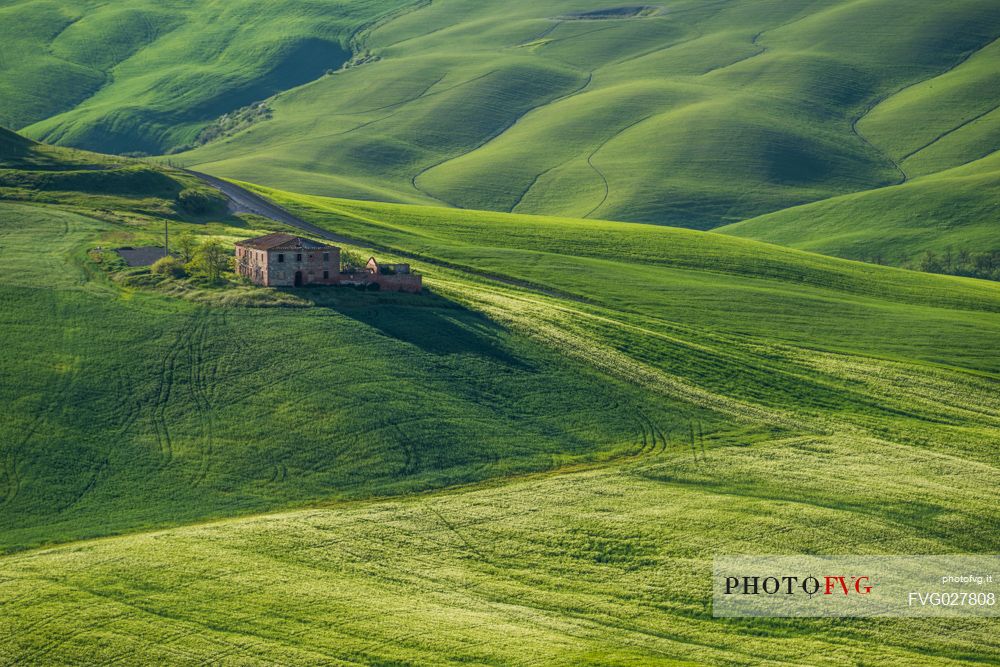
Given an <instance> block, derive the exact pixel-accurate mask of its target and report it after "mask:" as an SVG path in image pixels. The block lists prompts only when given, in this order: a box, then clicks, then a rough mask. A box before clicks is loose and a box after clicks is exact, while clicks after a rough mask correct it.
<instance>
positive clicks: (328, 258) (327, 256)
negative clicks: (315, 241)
mask: <svg viewBox="0 0 1000 667" xmlns="http://www.w3.org/2000/svg"><path fill="white" fill-rule="evenodd" d="M323 261H324V262H329V261H330V253H328V252H324V253H323Z"/></svg>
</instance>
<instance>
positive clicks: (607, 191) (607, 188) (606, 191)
mask: <svg viewBox="0 0 1000 667" xmlns="http://www.w3.org/2000/svg"><path fill="white" fill-rule="evenodd" d="M661 113H667V112H661ZM658 115H660V114H659V113H651V114H649V115H648V116H643V117H642V118H640V119H639V120H636V121H633V122H631V123H629V124H628V125H626V126H625V127H623V128H622V129H620V130H619V131H618V132H615V133H614V134H613V135H611V136H610V137H608V138H607V139H605V140H604V141H602V142H601V143H600V144H598V145H597V148H595V149H594V150H593V151H591V152H590V155H588V156H587V164H588V165H590V168H591V169H593V170H594V171H595V172H596V173H597V175H598V176H600V178H601V182H602V183H603V184H604V196H603V197H601V201H600V202H598V204H597V206H595V207H594V208H592V209H590V211H588V212H587V213H586V215H584V216H582V217H584V218H589V217H590V216H591V215H593V214H594V213H596V212H597V210H598V209H599V208H601V207H602V206H604V204H605V203H606V202H607V201H608V196H609V195H610V194H611V186H610V185H609V184H608V177H607V176H605V174H604V172H603V171H601V170H600V169H599V168H598V167H597V165H595V164H594V156H595V155H597V153H598V151H600V150H601V149H602V148H604V147H605V146H607V145H608V144H609V143H611V142H612V141H613V140H614V139H615V138H617V137H620V136H621V135H622V134H624V133H625V132H628V131H629V130H630V129H632V128H633V127H635V126H636V125H638V124H639V123H642V122H645V121H647V120H649V119H650V118H652V117H653V116H658Z"/></svg>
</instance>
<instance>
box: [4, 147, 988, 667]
mask: <svg viewBox="0 0 1000 667" xmlns="http://www.w3.org/2000/svg"><path fill="white" fill-rule="evenodd" d="M0 138H2V139H4V146H5V148H4V152H5V157H4V159H5V160H6V162H5V164H7V165H8V169H9V170H10V171H11V172H14V171H15V170H14V169H13V168H11V167H10V165H13V164H14V163H15V162H18V163H20V164H22V166H24V165H27V166H29V167H32V168H22V169H21V170H16V171H19V172H21V173H23V174H24V176H23V179H27V180H25V181H24V183H26V184H27V185H24V186H22V187H21V188H20V189H16V190H14V189H11V190H4V191H0V195H4V196H7V197H8V201H0V259H2V262H0V267H2V272H3V276H2V280H0V299H2V301H3V307H2V308H0V314H2V315H0V318H2V324H0V326H2V328H3V331H4V332H5V343H6V344H7V347H8V351H9V353H8V354H7V355H5V356H4V361H3V362H2V364H0V377H2V378H3V381H2V382H0V387H2V392H3V396H2V397H0V406H2V410H3V417H2V419H0V428H2V432H0V442H2V443H4V444H3V448H2V473H0V497H2V499H3V500H2V504H0V540H2V541H0V546H2V548H3V549H4V550H5V551H6V552H7V555H5V556H3V557H2V558H0V591H2V593H0V596H2V599H3V600H4V605H3V606H2V607H0V632H2V633H3V634H2V638H0V661H3V662H7V663H11V664H25V663H27V664H48V663H66V664H71V663H93V662H100V661H125V662H130V663H136V662H144V663H145V662H149V661H153V660H157V661H161V662H168V663H175V662H176V663H195V662H204V661H209V662H221V663H232V664H253V663H261V664H264V663H268V662H276V661H277V662H283V663H287V662H300V663H312V662H338V661H340V662H362V663H381V664H386V663H396V664H401V663H433V662H441V663H443V662H478V663H513V662H517V663H526V662H537V663H547V664H551V663H556V664H567V665H568V664H593V665H606V664H622V665H632V664H651V663H652V664H657V663H658V664H706V663H709V664H769V663H775V662H785V663H789V662H790V663H803V662H805V663H810V664H831V665H840V664H845V665H846V664H855V663H856V662H859V661H862V662H863V661H866V660H878V662H880V663H882V664H888V665H894V664H898V665H908V664H914V663H916V662H921V661H925V662H934V663H935V664H961V663H965V662H970V663H988V662H991V661H995V660H996V659H997V658H998V656H1000V646H998V644H997V643H996V639H995V632H994V630H995V627H994V625H993V624H992V623H991V622H990V621H979V622H974V623H968V622H963V623H962V624H961V626H960V627H961V631H960V632H959V631H957V628H958V627H959V626H957V625H955V624H954V623H950V622H927V621H906V620H889V619H887V620H882V621H879V622H877V623H874V624H872V623H869V622H865V623H860V622H853V621H842V622H839V623H831V622H829V621H801V620H798V621H795V622H792V621H781V620H771V621H767V622H764V623H755V624H753V625H751V624H748V623H745V622H741V621H733V620H729V621H720V620H713V619H712V617H711V611H710V607H709V591H708V589H707V572H708V569H709V567H710V559H711V556H712V555H713V554H716V553H726V552H738V553H770V552H786V553H795V552H802V551H805V552H834V553H838V552H840V553H952V552H960V553H961V552H981V553H989V552H991V551H995V550H996V549H997V547H998V540H1000V536H998V535H997V534H996V532H995V531H993V530H992V529H991V528H989V527H990V526H992V525H994V524H995V523H996V521H997V519H998V517H997V506H996V504H995V503H993V502H992V501H991V500H990V495H989V494H988V493H984V489H990V488H994V487H995V486H996V481H997V480H995V479H994V477H995V476H996V465H997V454H996V450H995V446H994V445H995V442H996V439H997V433H998V428H1000V404H998V402H997V399H996V397H997V395H998V388H1000V362H998V359H997V357H996V354H995V352H994V351H995V350H996V349H997V348H998V345H1000V285H996V284H994V283H990V282H985V281H977V280H970V279H962V278H952V277H945V276H934V275H927V274H921V273H915V272H910V271H903V270H899V269H892V268H886V267H879V266H873V265H869V264H862V263H857V262H851V261H845V260H841V259H835V258H830V257H824V256H821V255H816V254H811V253H806V252H801V251H798V250H793V249H786V248H782V247H779V246H773V245H767V244H762V243H759V242H755V241H748V240H744V239H738V238H733V237H729V236H725V235H721V234H714V233H704V232H696V231H690V230H683V229H672V228H666V227H659V226H650V225H639V224H631V223H615V222H603V221H593V220H579V219H568V218H551V217H549V218H546V217H535V216H523V215H510V214H502V213H487V212H475V211H459V210H455V209H450V208H431V207H419V206H407V205H398V204H378V203H372V202H359V201H350V200H343V199H326V198H322V197H315V196H309V195H298V194H292V193H286V192H281V191H275V190H270V189H266V188H257V189H258V190H259V191H260V192H263V193H265V194H267V195H268V196H269V197H271V198H273V199H274V200H275V201H277V202H278V203H280V204H282V205H284V206H286V207H287V208H289V209H290V210H292V211H294V212H296V213H298V214H300V215H301V216H302V217H303V218H305V219H307V220H309V221H311V222H313V223H315V224H318V225H321V226H324V227H326V228H328V229H330V230H333V231H336V232H337V233H339V234H343V235H346V236H348V237H350V238H353V239H356V244H355V245H350V244H349V245H348V247H349V248H350V249H353V250H355V251H356V252H359V253H360V252H362V251H367V252H376V253H377V254H378V255H379V256H381V257H387V258H392V257H400V258H406V259H407V261H410V262H412V263H413V264H414V265H415V266H416V268H417V269H418V270H420V271H421V272H423V273H424V274H425V283H426V285H427V287H428V288H429V292H428V293H426V294H424V295H418V296H413V295H392V294H379V293H371V292H357V291H356V290H353V289H334V290H332V291H326V290H319V291H310V290H306V291H305V292H300V293H299V294H298V295H297V296H296V299H297V301H296V302H295V303H296V304H298V305H302V306H305V307H270V308H267V307H264V308H256V307H245V306H241V305H238V303H239V302H237V301H235V300H233V301H227V300H225V299H222V298H219V299H215V300H211V299H191V298H181V297H179V296H178V295H177V294H175V293H171V292H165V291H160V290H157V289H151V288H143V287H141V284H131V283H128V282H122V281H121V280H118V279H115V278H114V272H112V273H110V274H109V273H108V272H107V271H106V270H105V269H104V268H102V265H100V264H95V262H94V261H93V258H92V255H91V254H90V253H89V252H88V251H90V250H91V249H93V248H95V247H97V246H101V247H104V248H113V247H117V246H122V245H143V244H149V243H156V242H157V240H158V238H159V234H160V232H161V229H162V224H163V220H162V218H160V217H158V216H157V215H156V213H155V210H156V209H155V207H153V208H151V207H148V206H147V207H138V208H137V206H136V203H135V201H136V200H135V199H134V197H135V196H136V195H137V194H142V188H141V187H140V188H139V191H138V193H137V192H133V191H132V190H129V189H128V188H126V187H124V186H123V183H131V181H120V180H118V178H117V176H115V172H116V171H117V170H120V169H136V168H142V169H153V168H150V167H137V166H135V165H133V164H131V163H128V162H125V161H121V160H111V161H110V162H108V163H102V162H101V159H100V158H98V157H95V156H93V155H91V154H83V153H74V152H66V151H64V150H62V149H55V148H51V147H44V146H37V145H32V144H25V143H24V142H21V141H19V140H18V139H17V138H16V136H14V135H2V136H0ZM88 160H89V161H90V164H91V167H101V168H97V169H91V171H95V172H97V173H102V174H104V175H105V176H106V177H107V178H108V181H107V184H106V187H105V188H104V190H103V191H102V192H101V193H99V194H97V195H94V196H96V197H98V199H96V200H93V201H92V200H88V199H87V196H88V195H87V194H86V192H85V191H79V192H74V191H63V190H43V189H40V188H41V186H42V185H45V184H46V183H48V181H47V180H45V179H44V178H42V177H41V176H40V175H39V174H41V173H43V172H45V170H43V169H41V168H40V167H41V166H43V165H42V164H41V163H42V162H46V164H45V165H44V166H45V167H46V168H47V170H48V171H53V170H55V171H59V167H62V168H63V169H62V171H64V172H66V173H71V172H72V171H73V167H79V166H80V165H81V164H82V163H84V162H87V161H88ZM95 161H97V162H96V163H95ZM153 171H155V173H157V174H159V175H160V176H162V177H163V178H167V179H184V178H190V177H187V176H185V175H182V174H179V173H177V172H173V171H171V170H169V169H162V168H159V169H155V170H153ZM8 176H9V177H10V178H13V176H10V175H8ZM32 187H34V188H36V189H35V190H32ZM25 192H35V193H36V194H37V196H38V197H39V199H40V200H39V201H33V200H32V199H31V198H30V197H27V196H26V195H25ZM147 194H148V193H147ZM168 195H169V192H167V193H160V194H159V195H157V196H156V197H154V200H155V201H157V202H159V204H158V206H160V207H162V208H163V210H165V211H173V213H172V214H171V215H172V220H171V222H170V223H169V224H170V225H171V228H172V230H173V233H175V234H176V233H179V232H181V231H183V230H188V231H192V232H193V233H195V234H196V235H198V236H199V237H200V238H208V237H212V238H217V239H220V240H222V241H223V242H225V243H232V242H233V241H235V240H237V239H239V238H244V237H246V236H250V235H253V234H255V233H258V232H259V231H263V230H265V229H269V228H273V225H274V223H269V224H270V227H269V224H266V223H264V222H263V221H262V220H260V219H258V218H254V217H253V216H249V217H248V216H242V217H233V216H228V215H225V214H220V215H215V216H213V215H211V214H207V215H204V216H202V217H200V218H198V217H191V216H187V217H185V216H184V215H183V214H182V212H179V211H177V210H176V208H171V207H172V206H174V204H173V203H171V201H172V200H170V199H169V197H168ZM10 198H15V199H16V201H12V200H10ZM141 200H142V201H147V200H148V197H143V198H141ZM98 202H100V203H99V204H98ZM39 239H44V240H45V243H46V248H47V250H46V252H44V253H42V254H39V251H38V247H39ZM372 248H374V249H375V250H371V249H372ZM216 289H217V290H221V289H225V288H216ZM888 468H891V469H892V470H893V471H894V474H893V476H892V477H891V478H887V477H885V475H884V474H882V473H881V472H880V471H883V470H886V469H888ZM445 487H452V488H451V489H450V490H443V489H444V488H445ZM454 487H459V488H457V489H456V488H454ZM383 496H392V498H387V499H386V498H381V497H383ZM275 510H282V511H283V513H280V514H270V515H266V516H260V517H254V518H234V517H241V516H246V515H252V514H258V513H262V512H273V511H275ZM205 522H214V523H205ZM116 535H117V536H116ZM94 538H101V539H94ZM59 543H68V544H65V546H58V544H59ZM45 545H55V546H48V547H46V548H39V547H44V546H45ZM918 625H919V626H920V627H921V628H923V629H924V630H925V631H922V632H915V629H916V628H917V626H918ZM927 628H932V629H933V632H929V633H928V632H926V629H927Z"/></svg>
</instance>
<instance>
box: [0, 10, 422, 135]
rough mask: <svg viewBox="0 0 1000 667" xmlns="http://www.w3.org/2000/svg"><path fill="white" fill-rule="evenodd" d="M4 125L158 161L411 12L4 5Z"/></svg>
mask: <svg viewBox="0 0 1000 667" xmlns="http://www.w3.org/2000/svg"><path fill="white" fill-rule="evenodd" d="M2 4H4V5H7V6H2V7H0V39H2V40H3V42H4V44H5V46H6V47H7V48H5V49H4V57H3V59H2V60H0V125H6V126H13V127H16V128H25V127H27V128H28V129H27V130H26V131H27V132H28V133H29V134H31V135H32V136H34V137H37V138H44V139H46V140H48V141H50V142H58V143H64V144H69V145H75V146H81V147H85V148H91V149H100V150H104V151H107V152H125V151H145V152H154V153H155V152H161V151H164V150H166V149H169V148H171V147H174V146H177V145H180V144H185V143H188V142H190V141H191V140H192V139H193V138H194V136H195V135H196V134H197V131H198V130H199V129H200V128H201V127H203V126H204V124H205V122H206V121H210V120H212V119H214V118H216V117H218V116H220V115H222V114H223V113H226V112H228V111H231V110H233V109H236V108H239V107H241V106H243V105H246V104H249V103H250V102H253V101H255V100H261V99H264V98H267V97H269V96H271V95H272V94H274V93H276V92H278V91H281V90H287V89H289V88H292V87H294V86H297V85H300V84H302V83H305V82H307V81H311V80H313V79H315V78H317V77H319V76H321V75H322V74H323V73H324V72H325V71H326V70H328V69H337V68H339V67H340V66H341V65H342V64H343V63H344V62H345V61H346V60H347V59H348V58H349V57H350V55H351V50H350V43H349V42H350V38H351V35H352V34H353V33H354V32H355V31H357V30H358V29H359V28H360V27H361V26H363V25H365V24H368V23H370V22H372V21H374V20H376V19H378V18H379V17H381V16H383V15H384V14H386V13H388V12H392V11H394V10H397V9H399V8H401V7H404V6H405V5H406V4H407V3H406V2H405V1H404V0H398V1H394V0H362V1H360V2H358V1H354V2H335V3H331V2H322V3H320V2H304V3H303V2H270V3H267V5H266V6H262V5H261V4H260V3H254V2H246V1H243V2H221V1H212V2H191V1H190V0H177V1H173V2H169V3H167V4H164V3H160V2H152V1H150V0H129V1H128V2H116V3H113V4H108V3H104V2H96V1H94V0H60V1H59V2H53V1H52V0H40V1H32V2H18V3H2Z"/></svg>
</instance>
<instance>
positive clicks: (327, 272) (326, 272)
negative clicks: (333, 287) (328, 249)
mask: <svg viewBox="0 0 1000 667" xmlns="http://www.w3.org/2000/svg"><path fill="white" fill-rule="evenodd" d="M329 277H330V272H329V271H324V272H323V278H324V279H327V278H329Z"/></svg>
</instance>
